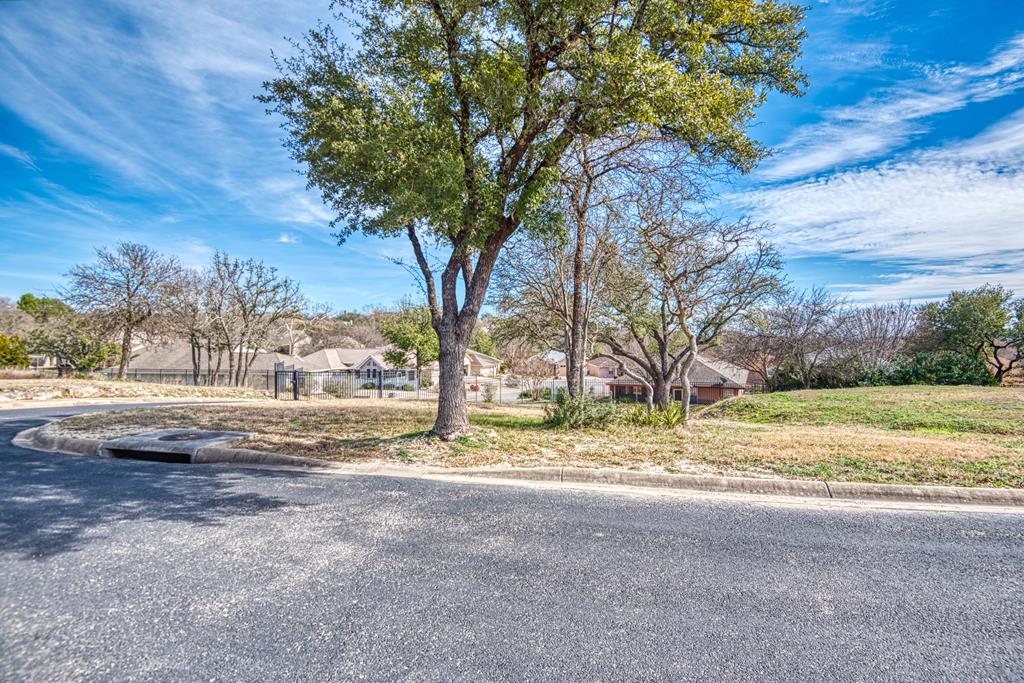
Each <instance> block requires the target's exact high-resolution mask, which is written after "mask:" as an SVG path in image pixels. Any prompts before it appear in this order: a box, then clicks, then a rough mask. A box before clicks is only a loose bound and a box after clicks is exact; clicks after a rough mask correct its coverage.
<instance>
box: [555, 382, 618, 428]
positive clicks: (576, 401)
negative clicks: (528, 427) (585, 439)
mask: <svg viewBox="0 0 1024 683" xmlns="http://www.w3.org/2000/svg"><path fill="white" fill-rule="evenodd" d="M616 412H617V406H616V405H615V404H614V403H610V402H606V401H598V400H597V399H594V398H591V397H590V396H579V397H577V398H572V397H570V396H569V395H568V394H567V393H565V392H561V391H560V392H558V394H557V395H556V397H555V400H554V401H553V402H552V403H550V404H548V405H547V406H545V407H544V417H545V422H546V423H547V424H549V425H551V426H554V427H564V428H567V429H582V428H586V427H606V426H608V425H609V424H611V423H612V422H613V421H614V418H615V414H616Z"/></svg>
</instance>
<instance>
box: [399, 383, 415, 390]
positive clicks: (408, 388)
mask: <svg viewBox="0 0 1024 683" xmlns="http://www.w3.org/2000/svg"><path fill="white" fill-rule="evenodd" d="M401 390H402V391H416V387H415V386H414V385H412V384H403V385H402V386H401Z"/></svg>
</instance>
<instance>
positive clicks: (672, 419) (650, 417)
mask: <svg viewBox="0 0 1024 683" xmlns="http://www.w3.org/2000/svg"><path fill="white" fill-rule="evenodd" d="M622 419H623V421H625V422H628V423H629V424H632V425H637V426H639V427H679V426H682V425H685V424H686V410H685V409H684V406H683V404H682V403H678V402H675V401H673V402H672V403H670V404H669V405H668V407H666V408H664V409H661V410H659V409H658V408H655V409H654V410H647V406H646V405H640V404H636V405H633V406H630V407H629V409H627V410H626V412H625V413H624V414H623V415H622Z"/></svg>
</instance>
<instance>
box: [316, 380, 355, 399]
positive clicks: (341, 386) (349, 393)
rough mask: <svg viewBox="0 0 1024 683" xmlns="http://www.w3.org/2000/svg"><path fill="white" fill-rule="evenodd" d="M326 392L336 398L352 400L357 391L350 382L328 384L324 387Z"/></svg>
mask: <svg viewBox="0 0 1024 683" xmlns="http://www.w3.org/2000/svg"><path fill="white" fill-rule="evenodd" d="M324 391H325V392H326V393H328V394H330V395H331V396H333V397H334V398H352V397H353V396H355V389H354V388H353V387H352V385H351V384H349V383H348V382H328V383H327V384H325V385H324Z"/></svg>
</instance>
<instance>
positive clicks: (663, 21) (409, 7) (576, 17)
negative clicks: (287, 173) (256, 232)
mask: <svg viewBox="0 0 1024 683" xmlns="http://www.w3.org/2000/svg"><path fill="white" fill-rule="evenodd" d="M334 6H335V8H336V9H337V10H338V17H339V20H344V21H349V22H350V26H351V27H352V31H353V34H354V43H355V47H354V48H350V47H346V46H343V45H342V44H341V43H340V41H338V40H337V39H336V37H335V35H334V33H333V31H332V30H331V29H330V28H329V27H328V26H326V25H321V26H318V27H317V28H315V29H313V30H311V31H310V32H309V33H308V34H307V35H306V37H305V40H304V41H303V42H301V43H297V44H296V46H295V47H296V48H297V53H296V54H295V55H294V56H293V57H291V58H288V59H285V60H283V61H280V62H279V67H280V72H281V73H280V76H279V77H278V78H277V79H275V80H273V81H270V82H268V83H266V84H265V94H264V95H262V100H263V101H265V102H267V103H268V104H270V105H272V107H273V110H274V111H276V112H278V113H280V114H281V115H283V117H284V119H285V128H286V130H287V132H288V136H289V137H288V140H289V145H290V148H291V151H292V153H293V155H294V157H295V158H296V159H298V160H300V161H301V162H303V163H304V164H305V165H306V166H307V168H308V178H309V183H310V185H311V186H314V187H317V188H319V190H320V191H321V192H322V194H323V197H324V199H325V201H326V202H327V203H328V204H330V205H331V206H332V207H333V208H334V210H336V212H337V216H338V218H337V221H336V225H338V226H339V227H340V235H341V237H344V236H345V235H347V234H349V233H351V232H353V231H362V232H363V233H366V234H371V235H380V236H387V235H400V234H404V235H407V236H408V239H409V240H410V242H411V244H412V248H413V251H414V253H415V255H416V262H417V265H418V267H419V269H420V271H421V273H422V276H423V279H424V284H425V290H426V294H427V303H428V306H429V308H430V312H431V323H432V325H433V328H434V330H435V331H436V332H437V335H438V340H439V362H440V382H439V400H438V414H437V419H436V421H435V423H434V428H433V430H434V432H435V433H436V434H438V435H439V436H441V437H442V438H451V437H454V436H456V435H458V434H460V433H462V432H464V431H465V430H467V429H468V420H467V415H466V399H465V388H464V386H463V377H462V363H463V354H464V352H465V350H466V348H467V346H468V344H469V342H470V338H471V335H472V333H473V329H474V326H475V323H476V320H477V317H478V315H479V312H480V307H481V305H482V304H483V302H484V297H485V295H486V292H487V287H488V283H489V281H490V277H491V272H492V269H493V267H494V264H495V261H496V260H497V258H498V255H499V253H500V252H501V250H502V247H503V246H504V245H505V243H506V242H507V241H508V240H509V238H511V237H512V236H513V235H514V234H516V232H517V231H520V230H523V229H525V230H527V231H531V232H534V233H538V234H543V233H544V232H545V230H551V229H552V226H553V225H554V226H557V225H558V223H557V222H555V221H551V220H550V217H549V215H548V211H549V208H550V204H551V202H550V201H549V199H550V198H551V196H552V193H553V190H554V187H555V184H556V183H557V180H558V167H559V163H560V161H561V159H562V157H563V155H564V154H565V153H566V151H567V150H568V149H569V147H570V145H571V144H572V143H573V142H574V141H576V140H577V139H579V138H581V137H589V138H602V137H604V136H607V135H612V134H621V133H622V132H624V131H630V132H631V133H632V134H636V135H646V134H651V135H652V136H653V135H655V134H656V135H658V136H660V137H664V138H665V139H667V140H669V141H671V142H673V143H675V144H680V145H685V146H687V147H689V148H690V149H691V150H692V152H693V153H695V154H698V155H702V156H704V157H707V158H710V159H714V160H716V161H723V162H725V163H727V164H729V165H731V166H733V167H735V168H738V169H740V170H743V171H745V170H749V169H751V168H752V167H753V166H754V165H755V164H756V162H757V161H758V160H759V159H760V158H761V157H762V156H763V154H764V150H763V149H762V148H761V147H760V146H759V145H758V144H757V143H756V142H754V141H753V140H751V139H750V138H749V136H748V135H747V124H748V123H749V122H750V121H751V119H752V118H753V116H754V113H755V111H756V109H757V107H758V106H759V105H760V104H761V103H762V102H763V101H764V99H765V96H766V94H767V93H768V92H769V91H772V90H774V91H781V92H785V93H789V94H794V95H795V94H799V92H800V89H801V87H802V86H803V83H804V78H803V75H802V74H801V72H800V71H799V69H798V68H797V67H796V66H795V60H796V58H797V57H798V56H799V53H800V48H801V43H802V41H803V38H804V31H803V29H802V27H801V22H802V19H803V14H804V9H803V8H802V7H800V6H797V5H793V4H788V3H785V2H778V1H777V0H760V1H758V0H652V1H645V2H622V1H621V0H596V1H595V0H432V1H430V2H409V1H407V0H406V1H402V0H348V1H343V2H338V3H335V5H334ZM432 249H436V250H437V252H439V253H440V254H441V256H440V261H441V262H440V264H439V265H438V266H437V267H436V268H435V266H434V264H433V262H432V260H431V256H432V253H434V252H433V251H432ZM435 270H438V271H439V273H435ZM438 275H439V277H438Z"/></svg>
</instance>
